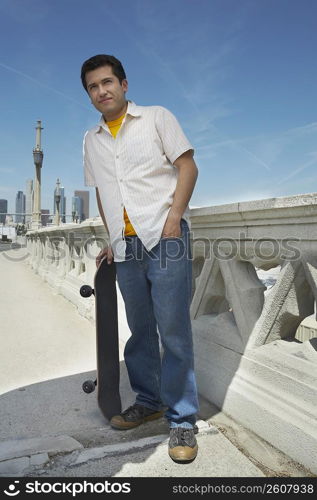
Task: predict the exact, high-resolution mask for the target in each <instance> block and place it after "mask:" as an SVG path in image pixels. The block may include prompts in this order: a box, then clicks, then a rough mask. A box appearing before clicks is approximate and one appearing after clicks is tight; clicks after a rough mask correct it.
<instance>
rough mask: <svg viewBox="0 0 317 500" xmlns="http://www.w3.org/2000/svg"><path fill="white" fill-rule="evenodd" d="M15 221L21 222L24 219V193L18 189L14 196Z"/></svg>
mask: <svg viewBox="0 0 317 500" xmlns="http://www.w3.org/2000/svg"><path fill="white" fill-rule="evenodd" d="M15 213H16V216H15V222H20V223H23V222H24V219H25V194H23V191H18V192H17V195H16V198H15Z"/></svg>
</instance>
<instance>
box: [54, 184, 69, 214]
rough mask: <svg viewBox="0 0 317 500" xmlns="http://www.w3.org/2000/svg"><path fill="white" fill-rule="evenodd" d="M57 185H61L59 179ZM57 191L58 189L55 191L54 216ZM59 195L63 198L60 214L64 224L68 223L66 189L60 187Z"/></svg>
mask: <svg viewBox="0 0 317 500" xmlns="http://www.w3.org/2000/svg"><path fill="white" fill-rule="evenodd" d="M57 183H59V179H57ZM56 190H57V187H55V189H54V209H53V214H54V215H55V214H56V199H55V195H56ZM59 194H60V196H61V199H60V204H59V213H60V218H61V221H62V222H66V196H65V188H64V187H63V186H61V185H59Z"/></svg>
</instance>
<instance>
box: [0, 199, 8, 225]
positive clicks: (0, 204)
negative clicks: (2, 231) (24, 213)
mask: <svg viewBox="0 0 317 500" xmlns="http://www.w3.org/2000/svg"><path fill="white" fill-rule="evenodd" d="M7 213H8V200H0V224H5V221H6V215H7Z"/></svg>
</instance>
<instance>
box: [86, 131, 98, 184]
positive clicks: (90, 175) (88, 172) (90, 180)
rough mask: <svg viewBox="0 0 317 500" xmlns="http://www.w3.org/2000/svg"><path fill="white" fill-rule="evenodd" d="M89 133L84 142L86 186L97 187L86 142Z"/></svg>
mask: <svg viewBox="0 0 317 500" xmlns="http://www.w3.org/2000/svg"><path fill="white" fill-rule="evenodd" d="M87 133H88V132H86V134H85V137H84V142H83V160H84V179H85V186H97V183H96V180H95V176H94V171H93V168H92V162H91V160H90V156H89V152H88V147H87V142H86V137H87Z"/></svg>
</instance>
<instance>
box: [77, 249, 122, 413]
mask: <svg viewBox="0 0 317 500" xmlns="http://www.w3.org/2000/svg"><path fill="white" fill-rule="evenodd" d="M80 294H81V295H82V296H83V297H90V296H91V295H92V294H94V296H95V311H96V354H97V379H96V380H95V381H92V380H87V381H86V382H84V384H83V390H84V391H85V392H92V391H94V389H95V387H96V386H97V401H98V406H99V408H100V410H101V411H102V413H103V415H104V416H105V417H106V418H107V419H108V420H110V419H111V418H112V417H113V416H114V415H118V414H119V413H121V398H120V392H119V387H120V364H119V338H118V308H117V290H116V266H115V263H114V262H113V261H112V263H111V264H108V263H107V260H106V259H104V260H103V261H102V262H101V264H100V266H99V268H98V269H97V271H96V273H95V277H94V289H92V288H91V287H90V286H88V285H83V286H82V287H81V289H80Z"/></svg>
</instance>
